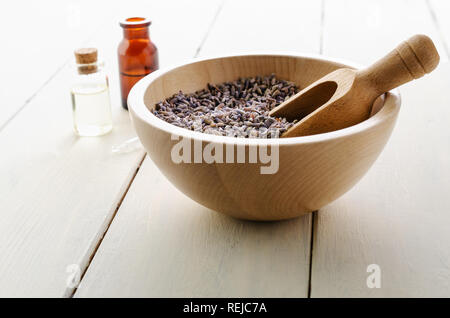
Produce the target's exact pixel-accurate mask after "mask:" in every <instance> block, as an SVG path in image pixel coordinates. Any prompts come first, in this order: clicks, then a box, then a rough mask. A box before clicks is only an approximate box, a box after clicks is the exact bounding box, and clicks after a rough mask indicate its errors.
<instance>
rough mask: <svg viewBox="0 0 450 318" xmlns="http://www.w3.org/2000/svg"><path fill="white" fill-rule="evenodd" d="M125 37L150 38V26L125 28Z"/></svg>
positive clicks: (129, 38)
mask: <svg viewBox="0 0 450 318" xmlns="http://www.w3.org/2000/svg"><path fill="white" fill-rule="evenodd" d="M123 37H124V38H125V39H128V40H131V39H150V34H149V32H148V27H144V28H124V29H123Z"/></svg>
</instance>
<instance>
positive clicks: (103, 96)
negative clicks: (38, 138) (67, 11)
mask: <svg viewBox="0 0 450 318" xmlns="http://www.w3.org/2000/svg"><path fill="white" fill-rule="evenodd" d="M75 60H76V69H77V75H76V77H75V80H74V82H73V85H72V89H71V95H72V109H73V124H74V128H75V132H76V133H77V134H78V135H79V136H100V135H103V134H106V133H108V132H110V131H111V129H112V115H111V102H110V97H109V85H108V77H107V76H106V74H105V73H104V72H103V64H102V63H99V62H98V61H97V49H95V48H83V49H78V50H76V51H75Z"/></svg>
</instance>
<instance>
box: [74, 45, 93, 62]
mask: <svg viewBox="0 0 450 318" xmlns="http://www.w3.org/2000/svg"><path fill="white" fill-rule="evenodd" d="M75 59H76V61H77V63H78V64H90V63H95V62H97V49H96V48H93V47H90V48H81V49H78V50H75Z"/></svg>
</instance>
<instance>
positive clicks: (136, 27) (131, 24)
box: [117, 17, 158, 109]
mask: <svg viewBox="0 0 450 318" xmlns="http://www.w3.org/2000/svg"><path fill="white" fill-rule="evenodd" d="M150 24H151V21H150V20H148V19H146V18H140V17H134V18H128V19H125V20H124V21H121V22H120V26H121V27H122V28H123V39H122V41H121V42H120V44H119V47H118V49H117V53H118V57H119V72H120V88H121V94H122V107H123V108H125V109H128V105H127V98H128V93H129V92H130V90H131V88H132V87H133V85H134V84H136V83H137V82H138V81H139V80H140V79H141V78H143V77H144V76H146V75H148V74H150V73H151V72H153V71H155V70H157V69H158V51H157V48H156V46H155V44H153V42H152V41H151V40H150V36H149V31H148V28H149V26H150Z"/></svg>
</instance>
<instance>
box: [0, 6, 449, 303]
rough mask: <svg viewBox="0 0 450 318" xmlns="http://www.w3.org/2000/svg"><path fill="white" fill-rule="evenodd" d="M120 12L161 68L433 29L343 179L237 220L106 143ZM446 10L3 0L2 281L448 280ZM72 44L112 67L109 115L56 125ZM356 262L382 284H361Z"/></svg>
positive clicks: (168, 290) (204, 288) (287, 286)
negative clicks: (297, 201)
mask: <svg viewBox="0 0 450 318" xmlns="http://www.w3.org/2000/svg"><path fill="white" fill-rule="evenodd" d="M87 4H88V5H87ZM87 7H89V10H86V9H85V8H87ZM24 8H26V9H24ZM49 8H51V10H50V9H49ZM136 14H138V15H144V16H148V17H150V18H152V20H153V21H154V23H153V25H152V26H151V37H152V40H153V41H154V42H155V43H156V44H157V45H158V47H159V49H160V60H161V66H162V67H164V66H167V65H170V64H172V63H176V62H180V61H182V60H184V59H188V58H192V57H194V56H205V55H210V54H228V53H231V52H240V51H255V50H259V49H264V50H274V51H284V50H289V51H294V52H307V53H320V54H324V55H329V56H333V57H341V58H344V59H348V60H354V61H357V62H361V63H370V62H371V61H373V60H374V59H376V58H377V57H380V56H381V55H383V54H384V53H385V52H386V51H387V50H389V49H391V48H392V47H393V46H394V45H396V44H397V43H398V42H400V41H401V40H403V39H404V38H406V37H408V36H410V35H412V34H414V33H426V34H428V35H430V36H431V37H432V38H433V40H434V41H435V42H436V44H437V46H438V50H439V52H440V54H441V58H442V62H441V65H440V66H439V68H438V70H436V71H435V72H434V73H433V74H431V75H429V76H427V77H426V78H424V79H423V80H420V81H417V82H415V83H410V84H408V85H405V86H404V88H402V89H401V93H402V97H403V106H402V111H401V114H400V118H399V121H398V123H397V126H396V128H395V130H394V133H393V135H392V137H391V140H390V141H389V143H388V145H387V147H386V148H385V150H384V152H383V153H382V155H381V156H380V158H379V159H378V160H377V162H376V163H375V164H374V166H373V167H372V169H371V170H370V172H369V173H368V174H367V175H366V176H365V177H364V178H363V180H362V181H361V182H360V183H359V184H357V185H356V186H355V187H354V188H353V189H352V190H351V191H349V192H348V193H347V194H345V195H344V196H343V197H341V198H340V199H338V200H337V201H335V202H334V203H332V204H330V205H329V206H327V207H325V208H324V209H322V210H320V211H318V212H315V213H313V214H310V215H306V216H304V217H302V218H298V219H295V220H291V221H286V222H275V223H253V222H244V221H239V220H234V219H230V218H228V217H225V216H222V215H219V214H217V213H214V212H212V211H210V210H208V209H206V208H204V207H202V206H200V205H198V204H197V203H195V202H193V201H192V200H190V199H189V198H187V197H186V196H184V195H183V194H182V193H180V192H179V191H178V190H176V189H175V188H174V187H173V186H172V185H171V184H170V183H169V182H168V181H167V180H166V179H165V178H164V177H163V176H162V175H161V173H160V172H159V171H158V169H157V168H156V167H155V165H154V164H153V163H152V162H151V160H150V159H149V158H147V157H145V153H144V151H142V150H141V151H136V152H133V153H129V154H120V155H118V154H112V152H111V149H112V147H113V146H115V145H117V144H120V143H121V142H123V141H124V140H126V139H128V138H130V137H132V136H134V132H133V129H132V127H131V125H130V121H129V118H128V114H127V112H126V111H124V110H122V109H121V107H120V99H119V93H118V79H117V61H116V56H115V53H116V46H117V43H118V42H119V40H120V37H121V33H120V28H119V26H118V24H117V21H118V20H119V18H121V17H124V16H130V15H136ZM18 16H20V17H21V19H20V21H17V20H16V17H18ZM24 21H25V23H24ZM449 21H450V2H448V1H446V0H430V1H425V0H404V1H400V0H395V1H387V0H376V1H375V0H374V1H360V0H348V1H344V0H339V1H338V0H325V1H313V0H310V1H298V0H296V1H288V0H277V1H267V0H265V1H261V0H259V1H256V0H255V1H235V0H228V1H222V0H213V1H211V0H209V1H207V0H204V1H191V2H190V3H189V2H188V1H167V0H164V1H131V0H129V1H127V2H126V3H123V2H121V4H120V5H119V4H116V3H115V2H107V1H95V2H92V1H87V0H85V1H84V0H83V1H74V0H73V1H70V2H61V1H50V0H45V1H40V2H39V3H30V2H28V1H14V2H10V3H9V6H8V8H7V9H6V10H1V11H0V24H1V29H2V50H1V58H0V69H1V70H2V76H1V85H0V100H1V102H0V149H1V150H0V151H1V156H0V161H1V162H0V176H1V178H0V217H1V218H0V296H54V297H61V296H63V297H73V296H75V297H92V296H95V297H96V296H113V297H116V296H126V297H128V296H139V297H141V296H166V297H175V296H181V297H183V296H185V297H197V296H205V297H216V296H218V297H220V296H225V297H228V296H249V297H254V296H258V297H259V296H271V297H324V296H325V297H328V296H329V297H339V296H344V297H345V296H348V297H351V296H361V297H381V296H387V297H393V296H398V297H413V296H419V297H421V296H447V297H448V296H450V94H449V91H450V65H449V63H448V58H449V47H450V22H449ZM16 24H17V25H18V27H14V29H13V30H12V27H13V26H15V25H16ZM19 24H20V25H19ZM11 30H12V31H11ZM84 45H94V46H96V47H98V48H99V49H100V51H101V52H102V53H103V58H104V60H105V61H106V63H107V64H108V65H109V69H110V75H111V94H112V101H113V112H114V124H115V128H114V130H113V132H112V133H111V134H109V135H107V136H105V137H101V138H77V137H76V136H74V134H73V132H72V127H71V120H72V119H71V116H72V115H71V106H70V99H69V97H68V83H69V78H70V75H71V73H72V72H73V70H72V69H71V68H70V66H69V64H68V62H69V61H71V60H72V58H73V57H72V50H73V49H74V48H76V47H79V46H84ZM370 264H377V265H378V266H379V268H380V269H381V288H368V287H367V284H366V279H367V277H368V275H369V273H367V271H366V270H367V266H368V265H370ZM78 267H79V269H80V272H79V274H80V276H82V279H81V283H80V284H79V286H78V287H77V288H76V287H74V286H73V285H72V284H68V281H69V283H70V278H71V275H72V274H73V273H75V274H76V273H77V272H76V271H75V272H73V270H74V269H76V268H78ZM67 270H69V272H67ZM76 278H77V277H76V275H75V280H76Z"/></svg>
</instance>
